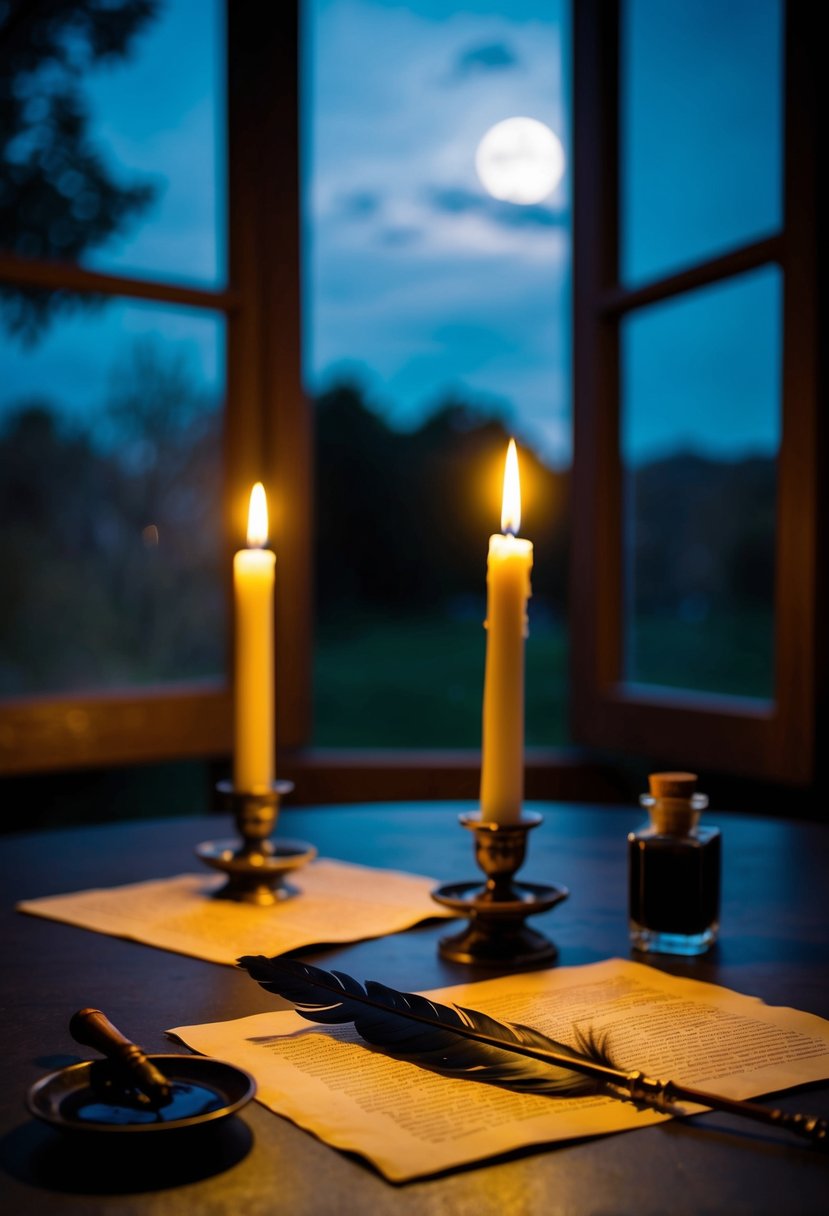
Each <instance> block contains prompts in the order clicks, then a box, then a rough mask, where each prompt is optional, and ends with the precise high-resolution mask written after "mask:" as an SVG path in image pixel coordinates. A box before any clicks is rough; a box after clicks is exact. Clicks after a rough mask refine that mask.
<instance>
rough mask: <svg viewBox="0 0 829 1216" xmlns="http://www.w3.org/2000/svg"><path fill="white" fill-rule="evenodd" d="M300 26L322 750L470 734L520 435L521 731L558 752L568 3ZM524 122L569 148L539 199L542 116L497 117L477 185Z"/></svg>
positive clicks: (410, 7)
mask: <svg viewBox="0 0 829 1216" xmlns="http://www.w3.org/2000/svg"><path fill="white" fill-rule="evenodd" d="M307 18H308V20H307V31H306V32H307V35H308V38H307V46H308V47H310V50H309V51H308V52H307V54H308V58H307V60H306V64H305V69H306V76H305V79H306V90H305V97H304V106H305V111H304V112H305V140H306V145H307V156H306V164H307V165H308V167H309V180H308V187H307V192H306V196H305V217H306V238H307V246H306V248H307V251H308V252H307V257H306V286H307V291H306V296H307V298H308V299H309V300H310V303H309V305H308V311H307V317H306V334H307V345H306V350H305V375H306V381H307V385H308V389H309V391H310V393H311V394H312V396H314V397H315V398H316V400H317V439H318V448H317V455H318V468H317V485H318V501H317V523H318V543H317V570H318V593H319V594H318V602H319V620H318V630H317V641H316V664H317V666H316V733H315V741H316V742H317V743H324V744H332V745H352V744H354V745H356V744H363V745H368V746H384V745H389V746H407V745H411V746H415V745H431V746H442V745H445V746H461V745H473V746H474V745H477V744H479V743H480V736H481V698H482V689H483V664H484V649H485V635H484V631H483V628H482V622H483V619H484V615H485V579H486V554H487V541H488V537H489V535H490V533H492V532H494V531H497V530H498V526H499V517H500V492H501V491H500V477H501V472H502V468H503V460H504V455H505V452H506V442H507V436H508V435H509V434H510V433H515V434H516V435H517V437H518V441H519V445H521V450H522V456H521V460H522V464H521V469H522V476H523V477H524V479H525V487H524V488H525V514H524V524H523V525H522V534H523V535H525V536H526V537H528V538H529V539H531V540H532V541H533V542H534V545H535V568H534V571H533V589H534V595H533V599H532V601H531V609H530V611H531V623H530V638H529V641H528V644H527V671H528V692H527V697H528V701H527V715H526V720H527V737H528V739H529V740H530V741H531V742H544V743H550V742H553V741H555V740H556V739H560V738H561V736H562V732H563V712H562V706H563V698H564V654H565V642H564V631H563V619H564V595H565V587H566V573H565V569H564V554H565V552H566V543H565V538H566V530H567V525H566V511H567V496H566V488H567V469H568V466H569V460H570V421H569V379H570V366H569V345H570V320H569V203H568V194H569V184H568V173H567V169H566V165H567V159H568V139H569V132H568V126H567V114H566V100H565V99H566V97H567V82H566V74H567V72H568V70H569V68H568V64H567V61H566V54H565V48H566V47H567V46H568V39H569V34H568V30H567V28H566V22H567V19H568V10H567V8H566V6H565V5H564V4H562V3H555V2H552V3H551V2H550V0H509V2H508V0H504V2H503V3H501V4H498V3H494V4H487V5H486V6H480V5H474V6H470V5H468V4H460V3H458V4H452V3H446V0H440V2H438V0H413V2H412V3H409V4H406V5H398V4H393V3H388V2H387V0H357V2H355V0H349V2H348V3H346V2H345V0H315V2H314V3H311V4H309V5H308V6H307ZM515 116H526V117H529V118H534V119H536V120H538V121H540V122H541V123H543V124H545V126H547V127H548V128H550V129H551V130H552V131H553V132H554V133H555V136H556V137H557V138H558V140H559V141H560V143H561V144H562V145H563V151H564V162H565V171H564V176H563V178H562V179H561V180H560V181H559V182H558V184H557V185H552V186H550V179H548V181H547V185H548V187H550V189H549V190H548V192H547V193H543V194H541V195H539V194H538V193H536V194H533V189H532V188H533V185H534V183H535V182H537V180H538V179H539V177H541V178H543V176H544V173H545V171H546V170H548V169H550V167H551V155H552V154H550V153H548V152H546V151H545V145H544V140H545V138H547V137H545V136H544V135H543V134H542V135H541V142H540V144H535V143H534V142H531V141H532V140H533V136H534V135H537V134H538V132H537V128H534V127H526V126H525V127H524V128H523V129H522V128H519V129H518V132H517V134H516V131H515V128H508V129H507V144H506V146H505V147H501V148H498V147H497V145H496V146H495V147H494V149H490V151H488V152H487V151H486V149H485V150H484V151H483V152H482V154H481V155H482V156H483V158H484V161H485V163H484V165H483V166H482V169H481V172H482V177H479V175H478V171H477V170H476V150H477V149H478V147H479V145H480V143H481V141H482V139H483V137H484V135H485V134H486V133H487V132H488V131H489V130H490V129H491V128H492V127H493V126H495V125H496V124H497V123H499V122H501V121H502V120H504V119H508V118H511V117H515ZM548 142H549V141H548ZM553 148H555V141H553ZM554 167H555V166H554V165H553V168H554ZM484 180H487V181H488V182H489V185H488V186H484V184H483V181H484ZM516 194H519V195H521V197H523V198H525V199H526V198H533V197H535V198H536V199H537V201H535V202H531V201H524V202H517V201H510V200H511V198H512V197H515V195H516Z"/></svg>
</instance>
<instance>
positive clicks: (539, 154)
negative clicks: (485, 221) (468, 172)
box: [475, 118, 564, 205]
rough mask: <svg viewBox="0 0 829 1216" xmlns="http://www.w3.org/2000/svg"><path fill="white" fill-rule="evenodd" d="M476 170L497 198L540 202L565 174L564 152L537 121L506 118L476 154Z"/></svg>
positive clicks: (495, 127) (494, 128)
mask: <svg viewBox="0 0 829 1216" xmlns="http://www.w3.org/2000/svg"><path fill="white" fill-rule="evenodd" d="M475 168H476V169H477V170H478V177H479V178H480V179H481V182H482V183H483V185H484V187H485V189H486V190H488V191H489V193H490V194H491V195H492V196H493V198H499V199H502V200H503V201H504V202H508V203H523V204H525V205H526V204H529V203H540V202H541V200H542V199H544V198H546V197H547V195H548V194H552V192H553V191H554V190H555V188H556V186H557V185H558V183H559V182H560V181H561V178H562V175H563V173H564V149H563V148H562V146H561V140H560V139H559V138H558V136H557V135H555V134H554V133H553V132H552V131H551V130H550V128H549V127H547V126H545V125H544V123H543V122H539V121H538V120H537V119H535V118H505V119H504V121H503V122H499V123H496V124H495V126H494V127H490V129H489V130H488V131H487V133H486V135H485V136H484V137H483V139H482V140H481V142H480V144H479V145H478V151H477V152H476V153H475Z"/></svg>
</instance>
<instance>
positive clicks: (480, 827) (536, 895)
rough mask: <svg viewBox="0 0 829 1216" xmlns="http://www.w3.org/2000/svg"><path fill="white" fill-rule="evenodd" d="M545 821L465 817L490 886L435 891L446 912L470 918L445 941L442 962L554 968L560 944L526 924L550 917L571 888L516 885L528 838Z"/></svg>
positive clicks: (532, 816)
mask: <svg viewBox="0 0 829 1216" xmlns="http://www.w3.org/2000/svg"><path fill="white" fill-rule="evenodd" d="M541 822H542V816H541V815H539V814H537V813H536V812H535V811H524V812H522V815H521V818H520V819H519V821H518V822H517V823H514V824H513V823H511V824H500V823H491V822H490V821H489V820H484V819H482V818H481V816H480V813H478V812H475V813H467V814H464V815H461V816H460V823H461V824H462V826H463V827H465V828H467V829H468V830H469V831H471V832H474V833H475V860H476V861H477V863H478V865H479V866H480V868H481V869H482V870H483V872H484V874H485V875H486V883H485V884H484V885H483V886H481V884H480V882H461V883H449V884H448V885H446V886H443V887H438V888H437V890H436V891H433V892H432V899H434V900H435V901H436V902H437V903H439V904H442V905H443V906H444V907H446V908H451V909H452V910H453V911H455V912H461V913H463V914H465V915H468V916H469V923H468V925H467V926H466V928H465V929H463V930H462V931H461V932H460V933H455V934H452V935H451V936H449V937H444V938H442V939H441V942H440V946H439V947H438V949H439V953H440V956H441V958H445V959H448V960H449V961H450V962H453V963H471V964H473V965H474V966H478V967H514V968H516V969H520V968H522V967H531V966H537V965H538V964H540V963H550V962H552V961H553V960H554V959H556V958H557V957H558V950H557V949H556V947H555V946H554V944H553V943H552V942H551V941H550V940H549V939H548V938H546V937H545V936H544V935H543V934H542V933H539V932H537V930H535V929H530V928H529V927H528V926H527V925H526V924H525V923H524V922H525V921H526V919H527V917H528V916H533V915H535V914H536V913H538V912H546V911H548V910H549V909H550V908H554V907H555V906H556V904H559V903H561V902H562V900H565V899H566V898H567V896H568V895H569V894H570V892H569V891H568V890H567V888H566V887H560V886H542V885H540V884H539V883H527V882H514V881H513V877H514V875H515V874H516V872H517V871H518V870H519V869H520V867H521V865H522V864H523V862H524V857H525V855H526V851H527V833H528V832H530V831H531V830H532V829H533V828H537V827H538V825H539V824H540V823H541Z"/></svg>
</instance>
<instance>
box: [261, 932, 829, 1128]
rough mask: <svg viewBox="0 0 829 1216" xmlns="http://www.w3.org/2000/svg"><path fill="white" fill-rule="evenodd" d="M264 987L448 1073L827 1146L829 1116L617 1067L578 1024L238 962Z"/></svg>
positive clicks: (339, 976) (304, 969)
mask: <svg viewBox="0 0 829 1216" xmlns="http://www.w3.org/2000/svg"><path fill="white" fill-rule="evenodd" d="M237 962H238V964H239V966H240V967H243V968H244V969H245V970H246V971H247V972H248V973H249V974H250V975H251V976H252V977H253V978H254V979H255V980H258V981H259V983H260V984H261V985H262V987H263V988H266V989H267V990H268V991H269V992H275V993H276V994H277V995H278V996H282V997H284V998H285V999H286V1000H288V1001H290V1002H291V1003H292V1004H293V1005H294V1006H295V1008H296V1010H297V1012H298V1013H301V1014H302V1016H303V1017H305V1018H308V1019H309V1021H312V1022H323V1023H328V1024H329V1025H331V1024H336V1023H342V1022H353V1023H354V1026H355V1028H356V1030H357V1032H358V1034H360V1035H362V1037H363V1038H364V1039H365V1040H366V1042H368V1043H371V1044H372V1045H374V1046H375V1047H382V1048H384V1049H385V1050H386V1051H388V1052H390V1053H391V1054H393V1055H396V1056H399V1057H400V1058H401V1059H403V1060H410V1061H412V1062H413V1063H415V1064H420V1065H422V1066H423V1067H424V1068H430V1069H432V1070H433V1071H435V1072H439V1073H442V1074H443V1075H444V1076H447V1077H467V1078H469V1079H470V1080H473V1081H486V1082H488V1083H489V1084H490V1085H502V1086H504V1087H505V1088H507V1089H514V1090H518V1091H519V1092H522V1093H534V1094H552V1095H555V1096H557V1097H561V1098H564V1097H577V1096H583V1095H585V1094H591V1093H598V1092H603V1093H606V1094H608V1095H610V1096H611V1097H614V1098H620V1099H622V1100H626V1101H632V1102H635V1103H636V1104H637V1105H638V1104H644V1105H647V1106H654V1107H656V1108H657V1109H659V1110H669V1111H671V1112H672V1113H681V1112H680V1111H677V1110H676V1109H675V1105H674V1104H675V1103H676V1102H693V1103H696V1104H697V1105H699V1106H708V1107H713V1108H714V1109H715V1110H724V1111H728V1113H729V1114H734V1115H744V1116H745V1117H746V1118H749V1119H754V1120H756V1121H757V1122H760V1123H765V1124H770V1125H772V1126H774V1127H785V1128H786V1129H787V1130H788V1131H791V1132H793V1133H794V1134H795V1135H797V1136H802V1137H804V1138H805V1139H807V1140H810V1141H811V1142H812V1143H813V1144H818V1145H820V1146H821V1147H824V1148H825V1147H827V1146H829V1119H822V1118H820V1117H818V1116H816V1115H803V1114H792V1113H791V1112H789V1111H783V1110H775V1109H772V1108H769V1107H765V1106H760V1105H758V1104H757V1103H755V1102H746V1101H743V1100H740V1099H737V1098H726V1097H723V1096H721V1095H718V1094H711V1093H708V1092H706V1091H705V1090H701V1089H695V1088H693V1087H692V1086H689V1085H682V1084H680V1083H679V1082H676V1081H670V1080H667V1079H662V1080H655V1079H653V1078H650V1077H647V1076H646V1075H645V1074H644V1073H642V1072H639V1071H632V1070H631V1071H628V1070H625V1071H623V1070H621V1069H619V1068H616V1067H614V1066H613V1064H612V1062H611V1061H610V1060H609V1059H608V1055H607V1052H606V1046H607V1044H606V1043H605V1042H603V1041H602V1040H601V1038H599V1039H597V1038H596V1037H595V1036H593V1035H591V1034H590V1033H589V1032H587V1033H585V1032H582V1031H580V1030H579V1029H576V1032H575V1033H576V1041H577V1044H578V1046H577V1047H575V1048H574V1047H568V1046H566V1045H565V1044H563V1043H557V1042H556V1041H555V1039H550V1038H548V1037H547V1036H546V1035H543V1034H541V1033H540V1032H539V1031H537V1030H533V1029H532V1028H531V1027H530V1026H522V1025H520V1024H519V1023H517V1022H499V1021H497V1020H496V1019H495V1018H491V1017H489V1016H488V1015H487V1014H485V1013H478V1012H476V1011H475V1010H474V1009H464V1008H463V1007H462V1006H461V1005H439V1004H438V1003H437V1002H436V1001H430V1000H429V999H428V998H427V997H423V996H418V995H417V994H416V993H412V992H397V991H396V990H395V989H394V988H387V987H386V986H385V984H377V983H375V982H374V981H372V980H368V981H367V982H366V984H365V987H363V985H362V984H359V983H358V982H357V980H355V979H352V977H351V976H350V975H344V974H343V973H342V972H341V971H322V970H321V969H320V968H319V967H309V966H308V965H307V964H306V963H296V962H293V961H291V960H290V959H282V958H265V957H264V956H262V955H259V956H258V957H253V956H246V957H245V958H240V959H238V960H237Z"/></svg>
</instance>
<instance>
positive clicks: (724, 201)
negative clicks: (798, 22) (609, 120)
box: [620, 0, 783, 283]
mask: <svg viewBox="0 0 829 1216" xmlns="http://www.w3.org/2000/svg"><path fill="white" fill-rule="evenodd" d="M781 9H782V6H781V3H780V0H731V2H730V3H727V4H723V3H722V0H672V3H669V4H667V3H665V2H664V0H624V2H623V4H622V7H621V64H620V72H621V118H620V121H621V141H622V146H621V211H622V228H621V258H622V270H621V274H622V279H623V281H625V282H627V283H640V282H642V281H644V280H647V279H651V278H655V277H658V276H661V275H664V274H666V273H669V272H671V271H674V270H679V269H681V268H682V267H684V266H687V265H689V264H691V263H694V262H696V261H699V260H700V259H702V258H707V257H711V256H714V255H716V254H720V253H723V252H725V251H726V250H728V249H731V248H733V247H734V246H737V245H740V244H743V243H745V242H748V241H752V240H756V239H758V238H760V237H763V236H768V235H769V234H770V233H772V232H774V231H775V230H776V229H778V228H779V227H780V225H781V222H782V118H783V76H782V39H783V34H782V11H781Z"/></svg>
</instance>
